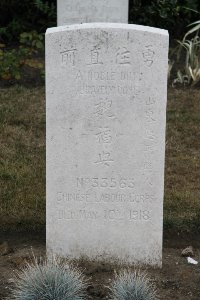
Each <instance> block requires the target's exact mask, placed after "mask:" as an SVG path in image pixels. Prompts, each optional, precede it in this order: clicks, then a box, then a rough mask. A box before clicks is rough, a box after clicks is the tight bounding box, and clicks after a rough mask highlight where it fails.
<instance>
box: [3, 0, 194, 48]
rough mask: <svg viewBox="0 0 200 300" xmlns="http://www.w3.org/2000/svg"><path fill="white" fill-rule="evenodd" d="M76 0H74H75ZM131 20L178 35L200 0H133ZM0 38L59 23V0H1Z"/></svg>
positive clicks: (12, 39) (6, 39) (9, 39)
mask: <svg viewBox="0 0 200 300" xmlns="http://www.w3.org/2000/svg"><path fill="white" fill-rule="evenodd" d="M72 1H73V0H72ZM129 2H130V4H129V7H130V9H129V21H130V23H135V24H142V25H148V26H154V27H160V28H165V29H168V30H169V32H170V36H171V37H172V36H173V37H176V38H178V37H179V36H181V34H183V32H184V28H185V26H186V25H187V24H189V23H192V22H194V20H195V18H196V16H197V13H196V12H197V11H200V1H199V0H130V1H129ZM0 12H1V18H0V41H3V42H6V43H8V42H9V43H13V42H16V40H17V37H18V36H19V35H20V33H22V32H25V31H26V32H30V31H32V30H36V31H37V32H39V33H41V32H43V33H44V31H45V30H46V28H48V27H53V26H56V0H23V1H16V0H9V1H7V0H1V1H0Z"/></svg>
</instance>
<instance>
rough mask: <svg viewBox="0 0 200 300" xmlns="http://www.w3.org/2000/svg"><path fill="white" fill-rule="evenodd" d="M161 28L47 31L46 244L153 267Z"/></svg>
mask: <svg viewBox="0 0 200 300" xmlns="http://www.w3.org/2000/svg"><path fill="white" fill-rule="evenodd" d="M167 68H168V33H167V31H165V30H161V29H156V28H151V27H144V26H138V25H127V24H110V23H108V24H106V23H104V24H100V23H99V24H98V23H96V24H83V25H71V26H63V27H57V28H52V29H48V30H47V33H46V100H47V103H46V109H47V157H46V159H47V175H46V176H47V225H46V226H47V249H48V251H50V252H53V253H55V254H58V255H61V256H68V257H71V258H72V257H76V258H78V257H80V256H86V257H89V258H91V259H93V258H96V259H100V258H104V259H106V258H109V259H113V260H118V261H122V262H127V263H137V262H138V263H147V264H152V265H161V262H162V224H163V187H164V159H165V122H166V120H165V115H166V98H167Z"/></svg>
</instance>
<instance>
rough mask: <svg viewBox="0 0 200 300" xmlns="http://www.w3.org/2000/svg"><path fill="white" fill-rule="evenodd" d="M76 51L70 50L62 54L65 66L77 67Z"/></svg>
mask: <svg viewBox="0 0 200 300" xmlns="http://www.w3.org/2000/svg"><path fill="white" fill-rule="evenodd" d="M76 52H77V50H76V49H70V50H66V51H63V52H61V54H62V63H63V64H65V65H71V66H75V63H76Z"/></svg>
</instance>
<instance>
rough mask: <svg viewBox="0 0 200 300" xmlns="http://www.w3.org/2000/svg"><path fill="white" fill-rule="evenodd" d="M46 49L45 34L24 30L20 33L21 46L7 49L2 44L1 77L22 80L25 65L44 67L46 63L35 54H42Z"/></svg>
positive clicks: (0, 54) (0, 46) (40, 68)
mask: <svg viewBox="0 0 200 300" xmlns="http://www.w3.org/2000/svg"><path fill="white" fill-rule="evenodd" d="M43 51H44V36H43V35H42V34H38V33H37V31H31V32H23V33H22V34H21V35H20V46H19V47H15V48H14V49H12V48H11V49H7V48H6V47H5V45H4V44H0V79H4V80H11V79H14V80H17V81H18V80H20V79H21V78H22V72H23V67H24V66H29V67H31V68H36V69H39V70H41V73H42V72H43V69H44V63H43V62H41V61H40V60H38V59H37V58H34V55H41V54H42V53H43ZM41 75H42V74H41Z"/></svg>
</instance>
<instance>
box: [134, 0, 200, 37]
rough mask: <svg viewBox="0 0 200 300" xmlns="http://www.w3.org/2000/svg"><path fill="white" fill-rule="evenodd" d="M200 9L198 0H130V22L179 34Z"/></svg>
mask: <svg viewBox="0 0 200 300" xmlns="http://www.w3.org/2000/svg"><path fill="white" fill-rule="evenodd" d="M198 11H200V2H199V0H192V1H191V0H150V1H147V0H130V22H131V23H136V24H142V25H148V26H154V27H160V28H164V29H167V30H169V33H170V36H171V37H172V36H173V37H178V36H180V35H181V34H182V33H183V31H184V28H185V26H186V25H187V24H188V23H190V22H193V20H194V18H195V17H196V14H197V12H198Z"/></svg>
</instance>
